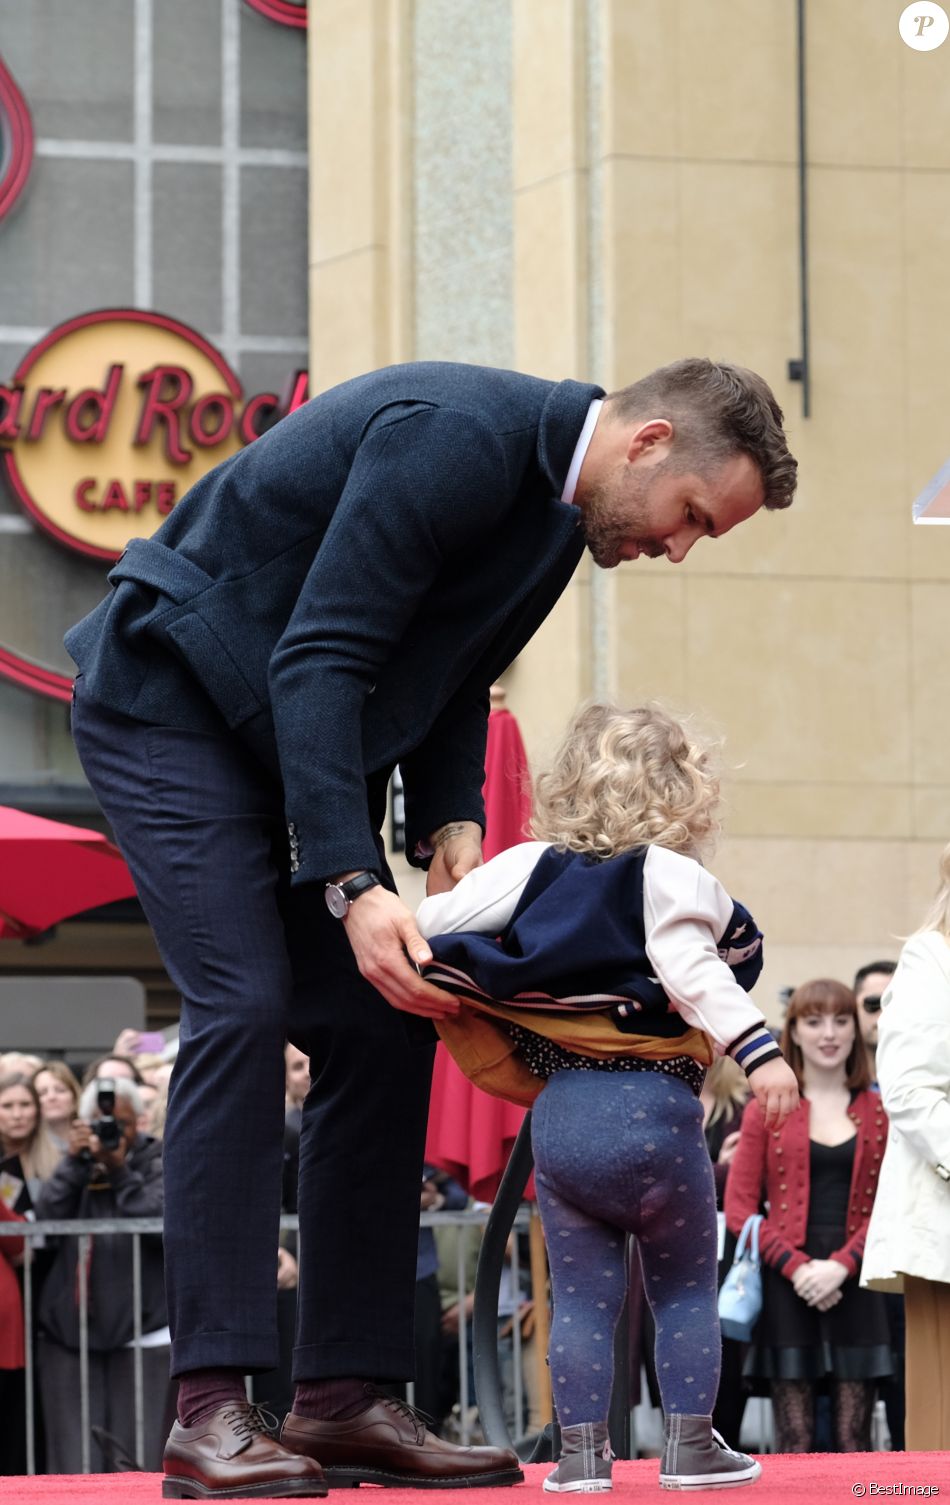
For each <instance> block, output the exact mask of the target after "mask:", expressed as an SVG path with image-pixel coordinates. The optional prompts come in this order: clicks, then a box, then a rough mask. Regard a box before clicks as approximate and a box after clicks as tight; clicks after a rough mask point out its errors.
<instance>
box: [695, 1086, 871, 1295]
mask: <svg viewBox="0 0 950 1505" xmlns="http://www.w3.org/2000/svg"><path fill="white" fill-rule="evenodd" d="M848 1117H849V1118H850V1119H851V1121H852V1123H854V1124H855V1125H856V1126H857V1131H858V1132H857V1142H856V1144H855V1150H854V1166H853V1169H852V1172H851V1186H850V1189H849V1192H848V1222H847V1229H846V1237H845V1240H844V1243H843V1244H842V1245H841V1247H840V1249H835V1250H833V1251H832V1254H831V1256H830V1257H831V1258H832V1259H836V1260H838V1261H839V1262H840V1263H841V1264H843V1265H844V1267H845V1269H846V1270H847V1272H848V1275H849V1276H857V1275H859V1274H860V1273H861V1257H862V1255H863V1253H864V1241H865V1238H866V1237H867V1230H868V1223H869V1221H870V1217H871V1209H872V1207H873V1206H874V1197H875V1194H876V1192H877V1182H878V1176H879V1175H880V1170H881V1162H882V1160H883V1158H884V1146H885V1144H886V1142H887V1118H886V1116H885V1113H884V1109H883V1107H882V1105H881V1098H880V1094H879V1093H877V1092H873V1091H870V1090H869V1091H865V1092H859V1093H857V1095H856V1096H855V1098H854V1101H853V1102H852V1103H851V1106H850V1107H849V1109H848ZM808 1124H809V1103H808V1099H807V1098H805V1097H803V1098H802V1100H801V1102H800V1103H799V1105H798V1107H797V1108H796V1110H795V1112H794V1113H793V1114H792V1115H791V1117H790V1118H788V1119H786V1121H785V1123H784V1124H783V1125H782V1128H781V1129H779V1130H773V1131H772V1132H769V1131H768V1130H767V1129H766V1127H765V1121H764V1119H763V1117H762V1110H761V1108H760V1107H759V1105H758V1103H757V1102H755V1101H754V1100H753V1101H752V1102H750V1103H748V1104H747V1106H746V1109H745V1112H744V1113H743V1115H742V1134H741V1137H740V1139H739V1143H738V1146H737V1147H736V1153H735V1155H734V1156H733V1159H732V1167H731V1169H730V1171H729V1179H728V1181H727V1182H726V1194H725V1197H724V1201H723V1205H724V1208H725V1213H726V1223H727V1225H728V1227H729V1229H730V1230H731V1232H733V1233H736V1234H738V1233H739V1232H741V1230H742V1225H743V1223H744V1222H745V1220H746V1218H748V1217H750V1216H751V1215H752V1213H754V1212H759V1211H760V1209H761V1203H762V1200H763V1198H764V1199H765V1201H767V1202H768V1204H769V1211H768V1216H767V1218H766V1219H765V1221H764V1222H763V1224H762V1227H761V1229H760V1233H759V1248H760V1250H761V1254H762V1258H763V1259H764V1260H765V1262H766V1264H768V1265H772V1266H773V1268H774V1269H776V1270H779V1271H780V1272H781V1273H782V1274H783V1275H784V1276H786V1277H787V1279H788V1280H791V1278H792V1276H793V1275H794V1274H795V1271H796V1270H797V1269H799V1267H800V1266H801V1265H805V1264H807V1263H808V1260H809V1259H810V1257H811V1256H810V1255H808V1254H807V1253H806V1252H805V1230H806V1227H807V1225H808V1199H809V1172H810V1164H809V1137H808Z"/></svg>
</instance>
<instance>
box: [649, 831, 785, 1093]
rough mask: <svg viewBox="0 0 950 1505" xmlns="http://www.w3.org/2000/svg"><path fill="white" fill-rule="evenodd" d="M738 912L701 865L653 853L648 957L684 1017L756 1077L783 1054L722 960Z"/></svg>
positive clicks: (668, 853)
mask: <svg viewBox="0 0 950 1505" xmlns="http://www.w3.org/2000/svg"><path fill="white" fill-rule="evenodd" d="M732 910H733V904H732V900H731V899H730V897H729V895H728V894H727V893H726V890H725V889H724V888H723V886H722V884H721V883H720V882H719V881H718V879H716V878H714V877H713V875H712V874H711V873H707V871H706V869H705V868H704V867H702V865H701V864H700V863H698V862H696V861H695V860H694V859H693V858H692V857H684V856H683V855H682V854H681V853H679V852H671V851H670V850H669V849H668V848H667V847H660V846H651V848H650V850H649V852H648V854H647V859H646V862H645V863H644V868H643V918H644V925H645V930H646V952H647V956H648V957H649V959H650V961H651V963H652V965H653V967H654V970H655V972H656V976H657V979H658V981H659V983H660V985H661V987H662V988H663V991H664V993H666V995H667V997H668V998H669V999H670V1002H671V1003H672V1004H673V1005H674V1007H675V1008H676V1010H677V1012H678V1013H680V1014H682V1016H683V1018H684V1019H685V1020H686V1021H687V1023H688V1024H691V1025H692V1026H693V1027H694V1029H701V1030H703V1031H705V1033H706V1034H707V1035H710V1036H711V1037H712V1039H713V1041H714V1042H715V1043H716V1045H718V1046H719V1049H720V1051H721V1052H723V1053H724V1054H728V1055H731V1056H733V1057H734V1058H735V1059H736V1060H737V1061H738V1062H739V1064H740V1065H741V1066H742V1067H743V1069H744V1070H745V1071H746V1072H747V1073H748V1072H750V1071H751V1070H753V1068H754V1067H756V1066H761V1065H762V1064H763V1062H764V1061H766V1060H772V1059H774V1058H775V1057H776V1056H778V1055H780V1054H781V1052H780V1051H779V1049H778V1046H777V1045H776V1043H775V1040H774V1038H773V1036H772V1034H771V1033H770V1031H769V1030H768V1029H767V1028H766V1024H765V1020H764V1018H763V1017H762V1013H761V1011H760V1010H759V1009H758V1008H756V1006H755V1004H754V1003H753V1002H752V999H751V998H750V997H749V995H748V993H746V992H745V990H744V989H743V988H741V987H740V986H739V984H738V983H737V982H736V979H735V977H734V976H733V974H732V972H731V971H730V969H729V967H728V966H727V965H726V963H725V962H724V961H723V959H722V957H721V956H720V955H719V950H718V944H719V940H720V937H721V936H722V935H723V934H724V933H725V931H726V928H727V927H728V925H729V922H730V920H731V919H732Z"/></svg>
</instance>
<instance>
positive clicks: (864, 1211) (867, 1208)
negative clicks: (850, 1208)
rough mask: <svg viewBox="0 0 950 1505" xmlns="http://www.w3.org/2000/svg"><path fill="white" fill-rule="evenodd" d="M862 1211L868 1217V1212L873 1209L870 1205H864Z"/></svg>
mask: <svg viewBox="0 0 950 1505" xmlns="http://www.w3.org/2000/svg"><path fill="white" fill-rule="evenodd" d="M861 1211H862V1212H863V1213H864V1215H865V1217H866V1216H867V1214H868V1213H869V1212H870V1211H871V1209H870V1207H862V1208H861Z"/></svg>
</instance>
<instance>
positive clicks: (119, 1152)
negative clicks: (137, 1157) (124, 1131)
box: [89, 1130, 129, 1171]
mask: <svg viewBox="0 0 950 1505" xmlns="http://www.w3.org/2000/svg"><path fill="white" fill-rule="evenodd" d="M89 1148H90V1150H91V1151H92V1158H93V1160H96V1161H98V1163H99V1165H104V1166H105V1168H106V1170H107V1171H117V1170H120V1169H121V1167H122V1166H123V1165H124V1164H125V1157H126V1155H127V1154H128V1150H129V1144H128V1140H127V1139H125V1138H124V1137H123V1138H122V1139H120V1141H119V1143H118V1146H117V1147H116V1149H114V1150H104V1149H103V1148H102V1145H101V1143H100V1141H99V1139H98V1138H97V1137H96V1135H95V1134H93V1133H92V1131H91V1130H90V1133H89Z"/></svg>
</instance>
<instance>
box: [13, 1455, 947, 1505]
mask: <svg viewBox="0 0 950 1505" xmlns="http://www.w3.org/2000/svg"><path fill="white" fill-rule="evenodd" d="M762 1465H763V1466H762V1477H761V1479H759V1480H758V1481H757V1482H756V1483H755V1484H752V1485H748V1486H746V1488H748V1489H749V1490H751V1491H754V1493H750V1494H748V1495H745V1494H743V1495H742V1499H743V1500H745V1499H748V1501H749V1505H778V1502H779V1501H781V1502H782V1505H788V1502H791V1501H803V1502H804V1505H826V1502H836V1501H840V1502H841V1505H847V1502H848V1501H849V1500H854V1499H855V1498H863V1499H866V1500H868V1501H871V1500H883V1499H888V1498H891V1499H893V1498H904V1499H914V1498H927V1496H928V1495H929V1496H930V1497H931V1498H933V1497H940V1496H941V1495H942V1496H943V1497H944V1498H945V1499H948V1500H950V1454H947V1453H803V1454H799V1455H798V1456H792V1455H790V1454H787V1453H786V1454H772V1455H770V1456H768V1457H766V1458H763V1460H762ZM548 1467H550V1465H544V1464H540V1463H535V1464H531V1465H530V1466H529V1467H527V1468H526V1469H525V1477H526V1482H525V1483H524V1484H522V1485H518V1486H517V1487H516V1488H514V1489H509V1490H503V1489H467V1490H456V1489H453V1490H448V1489H446V1490H434V1489H433V1490H424V1491H420V1490H415V1489H387V1490H386V1491H385V1501H386V1505H410V1501H412V1502H414V1505H426V1502H428V1505H436V1502H437V1501H439V1500H442V1501H444V1502H447V1501H449V1500H454V1501H455V1502H456V1505H492V1502H494V1505H502V1501H503V1500H505V1499H506V1498H507V1497H508V1496H510V1495H513V1496H515V1497H517V1498H520V1499H524V1498H526V1497H527V1496H528V1495H530V1496H531V1497H532V1498H535V1497H537V1498H538V1500H539V1502H540V1498H541V1481H542V1479H543V1478H544V1475H545V1473H546V1472H547V1469H548ZM658 1473H659V1465H658V1463H657V1460H656V1459H647V1460H644V1461H640V1462H637V1463H616V1464H615V1465H614V1488H613V1494H614V1497H615V1498H617V1499H618V1500H630V1501H633V1500H636V1501H641V1500H644V1501H646V1500H657V1501H659V1500H666V1501H667V1502H669V1501H670V1500H672V1499H674V1498H676V1496H675V1495H674V1493H673V1491H671V1490H666V1489H661V1488H660V1486H659V1483H658ZM858 1486H860V1488H859V1487H858ZM901 1486H903V1487H901ZM928 1486H929V1488H928ZM363 1489H364V1491H366V1490H367V1486H365V1485H364V1486H363ZM369 1492H370V1493H373V1494H378V1495H379V1497H380V1499H382V1498H383V1495H382V1492H380V1491H377V1490H370V1491H369ZM724 1494H725V1492H724V1491H723V1490H721V1489H710V1490H699V1489H696V1490H690V1491H689V1492H688V1496H687V1497H688V1498H696V1499H702V1500H706V1499H710V1500H711V1499H713V1498H714V1497H715V1498H718V1499H722V1498H723V1496H724ZM358 1498H359V1497H358V1496H354V1495H353V1494H352V1493H347V1494H344V1492H342V1491H339V1490H332V1491H331V1492H330V1496H329V1499H330V1502H331V1505H332V1502H333V1501H334V1500H336V1501H338V1502H339V1505H343V1502H344V1500H350V1501H353V1502H354V1505H355V1501H356V1500H357V1499H358ZM545 1498H550V1497H549V1496H548V1497H545ZM160 1499H161V1479H160V1477H159V1476H158V1475H157V1474H89V1475H87V1476H86V1477H85V1478H82V1477H81V1476H80V1477H77V1476H71V1475H67V1474H52V1475H44V1476H42V1477H38V1478H35V1479H24V1478H20V1479H0V1500H3V1502H4V1505H8V1502H9V1505H20V1502H21V1501H22V1502H23V1505H37V1502H40V1501H47V1502H49V1505H53V1502H59V1501H61V1500H63V1501H74V1500H75V1501H84V1502H88V1505H127V1502H128V1505H146V1502H149V1505H151V1502H154V1501H156V1500H160Z"/></svg>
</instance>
